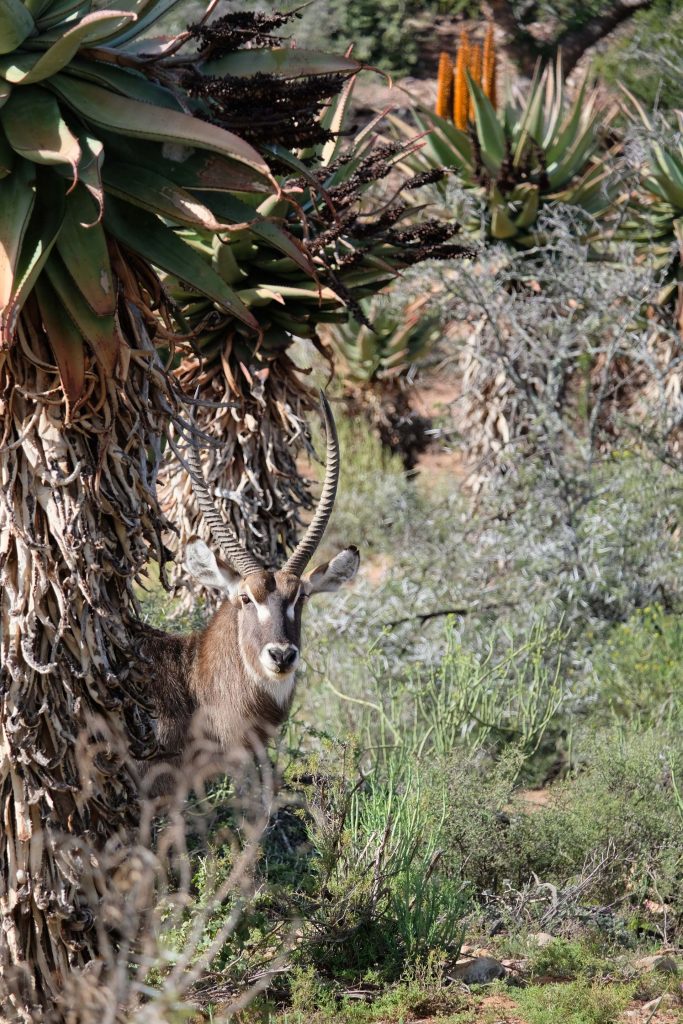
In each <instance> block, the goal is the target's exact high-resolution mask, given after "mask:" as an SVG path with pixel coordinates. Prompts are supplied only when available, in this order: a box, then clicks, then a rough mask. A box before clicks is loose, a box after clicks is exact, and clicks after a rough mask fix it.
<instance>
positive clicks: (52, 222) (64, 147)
mask: <svg viewBox="0 0 683 1024" xmlns="http://www.w3.org/2000/svg"><path fill="white" fill-rule="evenodd" d="M169 6H171V5H170V4H169V2H168V0H146V2H144V3H142V4H132V3H130V2H129V0H123V3H122V8H123V9H120V10H109V9H102V8H96V7H95V5H94V4H93V3H91V0H85V2H83V3H78V4H76V3H64V2H59V0H53V2H49V0H48V2H45V0H40V2H38V0H34V2H30V3H29V2H27V3H26V4H25V3H22V2H21V0H3V3H2V7H0V53H1V54H2V56H0V243H1V244H0V309H1V310H2V313H1V321H0V345H9V344H11V343H12V342H13V339H14V337H15V333H16V329H17V324H18V320H19V316H20V312H21V310H22V308H24V306H25V305H26V303H27V300H29V298H30V299H31V302H30V303H29V306H30V307H31V309H33V310H34V313H31V315H35V316H39V317H40V318H41V319H42V321H43V323H44V325H45V327H46V328H47V333H48V336H49V340H50V345H51V347H52V350H53V353H54V357H55V359H56V361H57V364H58V366H59V369H60V373H61V379H62V383H63V386H64V391H65V394H66V400H67V408H68V412H69V414H71V412H72V411H73V409H74V407H75V406H76V405H77V404H78V402H79V401H80V400H81V399H82V396H83V394H84V393H85V388H86V373H87V372H88V367H89V366H90V362H91V360H92V359H94V360H95V362H96V363H97V364H98V365H99V366H100V367H101V369H102V371H103V372H104V373H105V374H107V375H111V374H112V373H113V372H114V369H115V366H116V364H117V360H118V358H119V355H120V352H121V346H122V344H123V338H122V334H121V322H120V319H119V318H117V315H116V308H115V307H116V297H117V294H118V289H119V285H121V284H122V285H123V287H124V290H126V289H127V290H128V291H129V292H130V291H131V289H133V290H134V287H133V284H132V281H133V279H140V280H141V281H142V291H143V292H144V291H145V281H146V284H147V285H148V286H149V288H150V289H151V291H152V292H154V291H155V290H156V291H158V286H155V285H152V284H151V283H150V280H149V274H148V273H146V272H145V271H144V270H143V269H142V268H143V267H145V266H150V267H155V268H157V270H160V271H162V272H164V273H168V274H172V275H175V276H177V277H181V278H182V279H183V280H184V281H186V282H187V283H188V285H190V286H191V287H192V288H193V289H194V290H195V291H196V292H197V293H199V294H202V295H205V296H207V297H209V298H210V299H211V300H212V301H213V302H215V303H216V304H217V306H219V307H220V308H222V309H224V310H226V311H229V312H230V314H231V315H232V316H234V317H235V318H236V319H238V320H239V321H241V322H242V323H243V324H244V325H245V326H246V327H247V328H249V329H251V330H252V331H253V332H254V333H255V334H256V333H257V332H258V324H257V321H256V319H255V317H254V316H253V314H252V313H251V312H250V311H249V309H248V308H247V306H246V304H245V303H244V302H243V301H242V300H241V299H240V298H238V296H237V295H236V293H235V290H234V289H233V288H232V287H231V286H230V285H229V283H228V282H227V281H226V279H225V277H224V276H222V275H221V274H219V273H217V272H216V270H215V269H214V268H213V267H211V266H210V265H208V264H207V263H206V261H205V260H203V259H201V257H200V256H199V255H198V254H197V253H196V251H195V250H194V249H193V248H192V247H191V246H189V245H187V243H186V242H185V241H184V240H183V238H182V237H181V236H180V235H179V234H178V232H177V231H176V228H177V227H184V226H185V227H187V226H189V227H193V228H198V229H203V230H205V231H207V232H219V231H221V232H226V233H229V232H230V231H231V230H232V229H233V223H232V221H231V219H230V217H229V212H230V211H229V210H227V211H226V209H225V203H224V201H223V199H224V196H225V195H226V193H232V192H234V191H239V192H240V193H245V194H255V195H260V197H261V198H263V197H264V196H267V195H271V194H279V192H280V186H279V185H278V184H277V182H276V181H275V179H274V176H273V173H272V170H271V168H270V167H269V165H268V158H269V157H270V154H265V153H264V152H259V151H258V150H257V149H256V148H255V145H257V144H259V143H260V142H262V140H263V137H264V132H263V131H262V133H261V135H259V133H258V132H256V131H254V130H253V124H252V129H251V132H250V135H251V138H252V142H253V143H254V144H255V145H252V144H251V143H250V142H247V141H245V139H244V138H243V137H240V136H239V135H237V134H235V133H234V131H233V130H232V129H233V128H235V127H237V128H241V127H242V125H241V124H232V123H231V121H230V118H229V117H225V116H223V115H222V102H223V100H224V99H225V97H226V96H228V97H230V98H231V100H230V102H231V109H232V110H233V111H235V110H237V109H238V108H239V104H238V103H237V101H236V100H235V99H234V97H236V96H237V97H239V96H240V95H242V94H243V93H244V92H245V91H248V90H249V89H250V90H251V92H252V94H253V96H252V113H254V111H256V112H258V110H259V109H260V107H262V106H263V105H264V103H265V102H266V101H265V99H264V98H263V97H261V99H259V90H261V93H262V92H263V90H266V89H268V90H270V96H269V98H268V100H267V103H268V106H269V108H271V109H272V108H273V105H274V98H281V97H283V96H287V95H288V94H287V92H286V88H291V89H292V90H294V93H295V96H294V99H292V97H291V96H290V97H289V100H288V101H287V102H284V103H283V102H280V103H279V104H275V110H276V114H275V116H273V117H271V119H270V123H269V124H268V126H267V129H266V130H265V136H266V137H267V139H268V140H269V142H270V143H272V142H273V140H276V141H277V140H278V139H281V140H286V139H287V138H288V137H289V135H290V134H291V124H292V122H293V121H294V120H296V116H297V115H296V111H298V121H297V124H298V125H299V134H300V135H301V136H302V137H303V138H304V139H305V140H306V141H308V140H310V139H311V138H313V139H314V140H315V139H319V138H320V137H321V136H320V132H319V127H318V122H317V118H315V117H314V118H311V116H310V110H311V107H312V108H313V111H314V113H315V114H316V115H317V112H318V108H319V106H320V104H321V103H322V101H323V98H324V97H325V96H329V95H330V94H333V93H334V92H335V91H338V89H339V88H340V85H341V83H342V81H343V77H344V75H348V74H350V73H351V72H353V71H355V70H356V69H357V67H358V65H357V64H356V63H355V62H353V61H351V60H348V59H346V58H343V57H341V58H336V57H329V58H327V57H324V56H323V55H320V54H310V53H308V52H307V51H300V50H293V49H292V50H290V49H282V48H280V49H277V48H273V47H272V46H270V47H269V48H266V49H260V50H259V49H253V50H249V51H248V52H247V51H235V50H234V47H235V45H237V43H238V42H239V40H241V39H242V35H238V36H235V32H234V31H232V35H231V33H230V31H228V29H230V28H231V24H226V21H227V22H230V16H228V18H227V19H221V22H220V24H219V28H218V30H217V33H218V35H219V37H220V45H219V43H218V42H216V40H215V39H214V35H215V34H216V33H214V35H211V34H210V30H209V28H208V27H207V26H203V25H200V26H198V27H195V28H194V29H190V30H188V31H187V32H185V33H183V35H182V36H181V37H180V38H179V39H178V40H176V41H175V42H174V43H173V44H169V43H157V42H155V41H154V40H149V41H145V42H144V43H141V42H140V41H139V37H140V36H141V35H142V34H143V33H145V32H147V31H148V30H149V28H150V26H151V25H153V24H154V22H155V21H156V20H157V19H158V18H160V17H161V16H162V15H163V14H164V13H165V12H166V11H167V10H168V9H169ZM281 17H282V16H274V20H275V23H276V24H277V22H278V19H280V20H281ZM272 22H273V18H271V19H270V21H268V19H266V23H267V24H270V23H272ZM267 24H266V27H267ZM221 28H222V29H223V33H222V36H221V32H220V30H221ZM232 28H233V29H234V25H233V26H232ZM271 38H272V37H270V36H267V37H266V42H270V40H271ZM195 40H199V50H198V51H197V49H196V46H195ZM212 40H213V42H212ZM183 45H184V46H185V49H186V51H187V52H186V54H185V56H183V55H181V52H180V51H181V50H182V48H183ZM245 57H246V61H245ZM274 71H277V75H276V76H275V75H273V72H274ZM282 83H287V84H286V88H285V89H283V87H282ZM301 83H305V87H304V88H303V89H302V87H301ZM312 83H317V84H312ZM321 83H322V84H321ZM297 90H298V92H297ZM315 101H317V102H315ZM234 120H237V121H239V118H238V117H237V114H235V117H234ZM255 123H257V124H258V123H259V119H258V118H256V122H255ZM311 126H314V129H315V130H314V132H313V135H311V131H310V127H311ZM262 128H263V125H262ZM326 137H327V136H326V135H324V134H323V136H322V138H323V139H324V138H326ZM270 239H271V241H272V243H273V245H274V246H275V247H277V245H278V244H279V245H280V246H281V247H283V248H284V249H285V250H286V251H289V250H290V249H291V243H290V242H289V240H288V239H287V238H285V237H284V236H283V235H282V233H281V232H280V231H279V229H278V228H277V227H276V226H272V228H271V229H270ZM128 254H132V255H131V259H129V258H128ZM123 264H126V265H127V269H126V271H125V272H124V271H121V273H119V272H118V270H117V267H121V266H122V265H123ZM154 305H155V300H154V298H150V307H153V306H154ZM35 310H37V312H35ZM62 311H66V314H67V315H66V316H64V315H62ZM29 312H31V310H29Z"/></svg>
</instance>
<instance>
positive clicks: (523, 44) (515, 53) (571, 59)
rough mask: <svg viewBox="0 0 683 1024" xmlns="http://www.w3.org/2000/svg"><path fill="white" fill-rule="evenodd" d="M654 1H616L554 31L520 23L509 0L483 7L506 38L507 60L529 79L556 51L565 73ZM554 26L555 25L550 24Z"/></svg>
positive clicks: (488, 3) (489, 3)
mask: <svg viewBox="0 0 683 1024" xmlns="http://www.w3.org/2000/svg"><path fill="white" fill-rule="evenodd" d="M652 2H653V0H616V3H611V4H609V5H607V6H606V8H605V10H604V11H602V12H600V13H599V14H594V15H592V16H588V17H586V20H585V22H584V23H583V24H581V25H578V26H577V27H576V28H571V29H566V30H565V31H563V30H562V29H561V28H559V31H555V32H554V33H549V32H548V25H542V24H541V23H540V22H539V27H537V28H536V29H535V30H534V31H532V30H531V28H527V27H526V26H524V25H522V24H521V23H520V22H519V21H518V20H517V17H516V13H515V9H514V6H513V4H512V3H511V2H510V0H487V2H486V4H485V5H484V9H485V11H486V13H487V15H488V17H490V18H492V19H493V21H495V23H496V24H497V25H498V26H499V28H501V29H502V30H503V33H504V35H505V37H506V38H505V41H504V42H503V43H502V47H503V49H504V50H505V52H506V53H507V56H508V57H509V58H510V60H511V61H512V62H513V63H514V64H516V65H517V67H518V68H519V70H520V71H521V73H522V74H523V75H526V76H527V77H528V78H531V76H532V75H533V73H534V68H535V67H536V64H537V62H538V61H539V60H540V61H542V62H545V61H549V60H552V59H553V58H554V56H555V54H556V53H557V52H558V50H561V51H562V68H563V71H564V74H565V75H568V74H569V73H570V72H571V71H572V70H573V69H574V68H575V67H576V65H577V64H578V62H579V61H580V60H581V58H582V57H583V55H584V53H585V52H586V51H587V50H589V49H590V48H591V47H592V46H595V44H596V43H599V42H600V40H601V39H604V38H605V37H606V36H608V35H609V34H610V33H611V32H613V31H614V30H615V28H618V27H619V25H621V24H623V22H625V21H628V19H629V18H632V17H633V15H634V14H635V13H636V12H637V11H642V10H646V9H647V8H648V7H651V6H652ZM553 27H554V26H553Z"/></svg>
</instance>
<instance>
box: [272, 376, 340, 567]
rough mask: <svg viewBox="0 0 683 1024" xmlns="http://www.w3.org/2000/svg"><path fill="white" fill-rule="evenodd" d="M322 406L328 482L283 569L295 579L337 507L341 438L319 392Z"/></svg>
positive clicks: (321, 393)
mask: <svg viewBox="0 0 683 1024" xmlns="http://www.w3.org/2000/svg"><path fill="white" fill-rule="evenodd" d="M320 406H321V409H322V415H323V420H324V422H325V436H326V438H327V460H326V465H325V483H324V484H323V489H322V494H321V495H320V501H319V502H318V507H317V508H316V510H315V515H314V516H313V519H312V520H311V522H310V523H309V526H308V529H307V530H306V533H305V534H304V535H303V537H302V538H301V540H300V541H299V543H298V544H297V546H296V548H295V549H294V551H293V552H292V554H291V555H290V556H289V558H288V559H287V561H286V562H285V564H284V565H283V567H282V570H283V572H291V573H292V574H293V575H294V576H301V575H302V573H303V571H304V569H305V568H306V566H307V565H308V563H309V562H310V560H311V558H312V557H313V555H314V554H315V552H316V550H317V548H318V546H319V544H320V541H321V540H322V539H323V534H324V532H325V530H326V528H327V524H328V523H329V521H330V516H331V515H332V508H333V507H334V499H335V495H336V493H337V484H338V483H339V465H340V457H339V438H338V437H337V428H336V426H335V423H334V416H333V415H332V410H331V408H330V403H329V402H328V401H327V399H326V398H325V395H324V394H323V392H322V391H321V392H320Z"/></svg>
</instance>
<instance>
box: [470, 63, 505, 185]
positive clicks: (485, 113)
mask: <svg viewBox="0 0 683 1024" xmlns="http://www.w3.org/2000/svg"><path fill="white" fill-rule="evenodd" d="M467 85H468V86H469V90H470V95H471V97H472V100H473V102H474V114H475V117H476V120H477V134H478V136H479V139H480V141H481V149H482V157H483V159H484V161H485V163H486V165H487V166H488V167H489V169H490V170H492V171H498V170H499V169H500V165H501V164H502V162H503V160H504V159H505V134H504V132H503V129H502V126H501V124H500V122H499V120H498V118H497V116H496V112H495V110H494V109H493V105H492V104H491V101H490V100H489V98H488V97H487V96H485V95H484V93H483V92H482V90H481V89H480V88H479V86H478V85H477V83H476V82H474V81H473V80H472V78H471V77H470V75H469V72H468V74H467Z"/></svg>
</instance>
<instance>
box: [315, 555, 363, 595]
mask: <svg viewBox="0 0 683 1024" xmlns="http://www.w3.org/2000/svg"><path fill="white" fill-rule="evenodd" d="M359 565H360V555H359V554H358V548H356V547H348V548H344V550H343V551H340V552H339V554H338V555H335V556H334V558H333V559H332V561H331V562H325V563H324V564H323V565H319V566H317V568H315V569H314V570H313V572H308V573H306V575H305V576H304V578H303V586H304V593H305V594H307V595H309V594H320V593H322V592H323V591H332V590H339V588H340V587H341V586H342V584H343V583H349V582H350V581H351V580H352V579H353V578H354V576H355V575H356V573H357V572H358V566H359Z"/></svg>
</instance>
